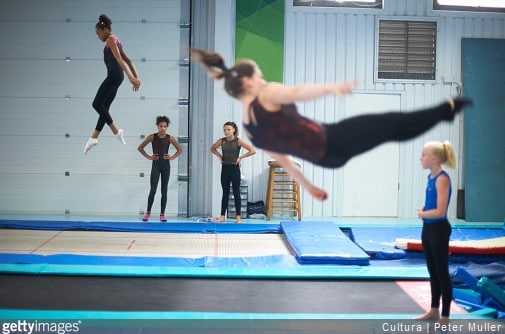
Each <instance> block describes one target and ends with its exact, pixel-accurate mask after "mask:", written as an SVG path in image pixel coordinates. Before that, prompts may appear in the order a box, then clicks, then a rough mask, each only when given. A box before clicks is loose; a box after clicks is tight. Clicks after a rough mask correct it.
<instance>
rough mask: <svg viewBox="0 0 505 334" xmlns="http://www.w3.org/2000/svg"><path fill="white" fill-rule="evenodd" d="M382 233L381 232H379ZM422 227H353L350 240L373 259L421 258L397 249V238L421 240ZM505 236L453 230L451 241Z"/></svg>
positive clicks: (498, 231)
mask: <svg viewBox="0 0 505 334" xmlns="http://www.w3.org/2000/svg"><path fill="white" fill-rule="evenodd" d="M378 231H380V232H378ZM421 231H422V228H421V227H380V228H377V227H373V228H371V227H353V228H352V229H351V232H350V238H351V240H352V241H354V242H355V243H356V244H357V245H358V246H359V247H361V248H362V249H363V250H364V251H365V252H366V253H367V254H368V255H370V256H371V257H372V258H373V259H383V260H392V259H403V258H406V257H415V256H419V254H416V252H406V251H404V250H402V249H398V248H396V247H395V240H396V239H397V238H405V239H418V240H419V239H421ZM503 236H505V229H503V228H453V229H452V232H451V238H450V240H451V241H468V240H484V239H492V238H499V237H503ZM468 257H470V258H476V259H477V258H480V259H483V258H489V259H493V258H495V259H498V260H500V259H502V257H500V256H477V255H476V256H468Z"/></svg>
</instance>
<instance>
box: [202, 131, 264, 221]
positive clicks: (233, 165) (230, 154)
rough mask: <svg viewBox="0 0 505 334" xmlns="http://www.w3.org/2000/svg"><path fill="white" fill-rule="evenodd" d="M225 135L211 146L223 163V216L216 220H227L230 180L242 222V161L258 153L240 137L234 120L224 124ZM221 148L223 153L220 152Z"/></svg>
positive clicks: (238, 216)
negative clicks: (241, 151) (242, 151)
mask: <svg viewBox="0 0 505 334" xmlns="http://www.w3.org/2000/svg"><path fill="white" fill-rule="evenodd" d="M223 132H224V137H223V138H220V139H218V140H217V141H216V142H215V143H214V145H212V147H211V148H210V151H211V152H212V154H214V155H215V156H216V157H217V158H218V159H219V161H220V162H221V164H222V168H221V187H222V188H223V197H222V199H221V216H220V217H219V218H218V219H216V220H215V221H216V222H223V221H225V214H226V210H228V201H229V197H230V182H231V186H232V189H233V197H234V200H235V212H236V217H235V219H236V220H237V223H242V217H241V213H242V211H241V210H242V208H241V198H240V162H241V161H242V159H244V158H246V157H250V156H251V155H254V154H255V153H256V150H255V149H254V148H253V147H252V146H251V144H249V143H247V142H246V141H244V140H242V139H240V138H238V137H237V136H238V127H237V124H235V123H234V122H226V123H224V125H223ZM242 147H243V148H245V149H246V151H247V152H245V153H244V154H243V155H240V149H241V148H242ZM219 148H221V153H220V152H219V150H218V149H219Z"/></svg>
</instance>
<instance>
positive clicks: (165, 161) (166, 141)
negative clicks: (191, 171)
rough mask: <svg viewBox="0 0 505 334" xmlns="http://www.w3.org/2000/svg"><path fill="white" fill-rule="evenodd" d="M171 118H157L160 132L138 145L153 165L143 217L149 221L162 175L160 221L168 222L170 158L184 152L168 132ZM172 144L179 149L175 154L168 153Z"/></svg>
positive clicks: (139, 149) (175, 157) (141, 152)
mask: <svg viewBox="0 0 505 334" xmlns="http://www.w3.org/2000/svg"><path fill="white" fill-rule="evenodd" d="M169 124H170V120H169V119H168V117H167V116H158V117H157V118H156V125H157V127H158V132H157V133H153V134H151V135H149V136H147V138H146V139H144V141H143V142H142V143H140V145H139V147H138V151H139V152H140V154H142V155H143V156H144V157H145V158H146V159H148V160H152V166H151V190H150V191H149V196H148V198H147V211H146V214H145V216H144V218H142V220H143V221H148V220H149V217H150V216H151V208H152V207H153V203H154V195H156V189H157V188H158V181H159V180H160V176H161V211H160V221H162V222H166V221H167V219H166V218H165V209H166V207H167V192H168V179H169V178H170V160H174V159H177V157H178V156H179V155H181V153H182V148H181V147H180V146H179V143H178V142H177V139H175V137H173V136H170V135H168V134H167V129H168V125H169ZM149 143H151V144H152V148H153V154H152V155H149V154H147V153H146V151H145V150H144V148H145V147H146V146H147V145H148V144H149ZM170 144H172V145H174V147H175V149H176V150H177V151H176V152H175V153H174V154H173V155H170V154H169V153H168V149H169V147H170Z"/></svg>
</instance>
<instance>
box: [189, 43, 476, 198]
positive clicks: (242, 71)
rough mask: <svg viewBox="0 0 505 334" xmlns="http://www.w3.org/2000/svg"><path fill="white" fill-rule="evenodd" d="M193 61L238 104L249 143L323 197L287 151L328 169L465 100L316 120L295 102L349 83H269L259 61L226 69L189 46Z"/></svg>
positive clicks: (422, 126)
mask: <svg viewBox="0 0 505 334" xmlns="http://www.w3.org/2000/svg"><path fill="white" fill-rule="evenodd" d="M190 51H191V52H192V53H193V57H194V59H195V60H196V61H198V62H201V63H202V64H203V65H205V66H206V68H207V70H208V72H209V73H210V75H212V76H213V77H214V78H215V79H224V88H225V90H226V92H227V93H228V94H229V95H231V96H232V97H234V98H236V99H238V100H239V101H240V102H241V104H242V119H243V125H244V127H245V129H246V130H247V135H248V136H249V138H250V140H251V141H252V143H253V144H254V145H255V146H257V147H259V148H262V149H264V150H265V151H266V152H267V153H269V154H270V155H271V156H272V157H273V158H274V159H276V160H277V161H278V163H279V164H280V165H281V166H282V167H283V168H284V169H285V170H286V172H288V173H289V174H290V175H291V176H292V177H293V179H294V180H295V181H296V182H298V183H299V184H300V185H301V186H302V187H304V188H305V189H307V190H308V191H309V193H310V194H311V195H312V196H313V197H315V198H317V199H319V200H325V199H326V198H327V197H328V195H327V193H326V191H325V190H323V189H321V188H319V187H317V186H315V185H313V184H312V183H310V182H309V181H308V180H307V179H306V178H305V176H304V175H303V174H302V172H301V169H300V168H299V167H298V166H297V165H296V164H295V163H294V162H293V161H292V159H291V158H290V157H289V155H294V156H297V157H300V158H302V159H305V160H307V161H310V162H312V163H314V164H316V165H319V166H323V167H330V168H338V167H341V166H343V165H344V164H345V163H346V162H347V161H348V160H349V159H351V158H352V157H354V156H356V155H359V154H361V153H363V152H366V151H368V150H370V149H372V148H374V147H376V146H378V145H380V144H382V143H385V142H388V141H405V140H409V139H412V138H414V137H416V136H419V135H420V134H422V133H424V132H426V131H428V130H429V129H431V128H432V127H433V126H434V125H436V124H438V123H439V122H441V121H452V120H453V119H454V117H455V115H456V114H457V113H458V112H460V111H461V110H462V108H463V106H464V105H466V104H469V103H471V101H470V100H468V99H465V98H458V99H451V100H449V101H448V102H445V103H442V104H440V105H438V106H436V107H433V108H429V109H424V110H420V111H415V112H409V113H401V112H390V113H383V114H369V115H361V116H357V117H352V118H348V119H345V120H343V121H341V122H338V123H334V124H321V123H319V122H316V121H314V120H311V119H309V118H306V117H303V116H301V115H300V114H299V113H298V110H297V107H296V105H295V104H294V102H296V101H304V100H311V99H316V98H319V97H322V96H324V95H330V94H336V95H339V96H342V95H345V94H350V93H351V89H352V86H351V85H350V84H347V83H344V84H332V85H303V86H291V87H290V86H284V85H282V84H277V83H268V82H265V80H264V79H263V75H262V73H261V70H260V69H259V67H258V65H257V64H256V63H255V62H254V61H252V60H242V61H239V62H238V63H237V64H235V65H234V66H233V67H231V68H228V67H227V66H226V65H225V63H224V60H223V58H222V57H221V56H220V55H219V54H217V53H214V52H210V51H202V50H196V49H190Z"/></svg>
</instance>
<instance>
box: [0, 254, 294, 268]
mask: <svg viewBox="0 0 505 334" xmlns="http://www.w3.org/2000/svg"><path fill="white" fill-rule="evenodd" d="M2 263H6V264H54V265H95V266H142V267H211V268H212V267H217V268H234V267H252V268H255V267H283V268H289V267H291V268H292V267H295V266H297V262H296V259H295V258H294V257H293V256H289V255H271V256H255V257H226V258H223V257H213V256H207V257H200V258H182V257H144V256H98V255H77V254H54V255H39V254H17V253H0V264H2Z"/></svg>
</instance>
